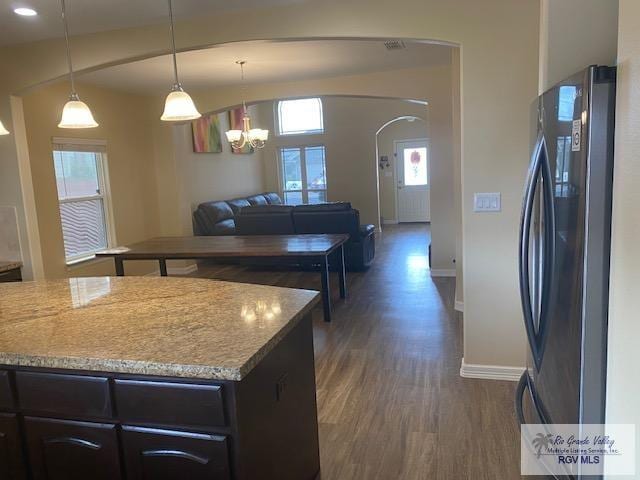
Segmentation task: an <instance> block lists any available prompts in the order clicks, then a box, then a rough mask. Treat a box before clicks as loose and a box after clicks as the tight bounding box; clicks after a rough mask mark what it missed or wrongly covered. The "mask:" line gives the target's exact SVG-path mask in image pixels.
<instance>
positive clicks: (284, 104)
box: [278, 98, 324, 135]
mask: <svg viewBox="0 0 640 480" xmlns="http://www.w3.org/2000/svg"><path fill="white" fill-rule="evenodd" d="M315 133H324V122H323V119H322V101H321V100H320V99H319V98H300V99H297V100H281V101H279V102H278V134H280V135H308V134H315Z"/></svg>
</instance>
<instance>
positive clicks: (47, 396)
mask: <svg viewBox="0 0 640 480" xmlns="http://www.w3.org/2000/svg"><path fill="white" fill-rule="evenodd" d="M16 386H17V390H18V397H20V406H21V407H22V410H24V411H25V412H26V413H27V414H33V413H36V414H38V415H39V414H46V415H47V416H49V415H52V416H55V415H56V414H61V415H78V414H79V413H80V414H81V415H82V417H83V418H87V417H90V418H89V419H94V418H98V419H100V420H102V419H105V420H107V419H109V418H111V414H112V411H111V397H110V395H109V380H108V379H107V378H104V377H92V376H86V375H63V374H59V373H40V372H16Z"/></svg>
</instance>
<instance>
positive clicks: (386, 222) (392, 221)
mask: <svg viewBox="0 0 640 480" xmlns="http://www.w3.org/2000/svg"><path fill="white" fill-rule="evenodd" d="M382 224H383V225H397V224H398V220H383V221H382Z"/></svg>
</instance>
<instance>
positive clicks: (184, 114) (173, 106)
mask: <svg viewBox="0 0 640 480" xmlns="http://www.w3.org/2000/svg"><path fill="white" fill-rule="evenodd" d="M169 25H170V29H171V47H172V49H173V74H174V76H175V83H174V84H173V87H172V88H171V92H170V93H169V95H167V99H166V100H165V102H164V112H163V113H162V116H161V117H160V120H164V121H165V122H184V121H186V120H194V119H196V118H200V117H201V116H202V115H200V112H198V110H197V109H196V106H195V105H194V104H193V100H191V97H190V96H189V94H188V93H187V92H185V91H184V90H183V89H182V85H180V80H179V79H178V61H177V60H176V39H175V33H174V31H173V8H172V6H171V0H169Z"/></svg>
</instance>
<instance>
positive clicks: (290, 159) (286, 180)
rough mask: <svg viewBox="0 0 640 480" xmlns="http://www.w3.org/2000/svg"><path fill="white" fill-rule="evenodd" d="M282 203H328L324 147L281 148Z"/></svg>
mask: <svg viewBox="0 0 640 480" xmlns="http://www.w3.org/2000/svg"><path fill="white" fill-rule="evenodd" d="M280 161H281V162H282V187H283V192H282V193H283V194H284V203H286V204H287V205H300V204H303V203H323V202H326V201H327V170H326V167H325V160H324V146H322V145H317V146H312V147H286V148H281V149H280Z"/></svg>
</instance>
